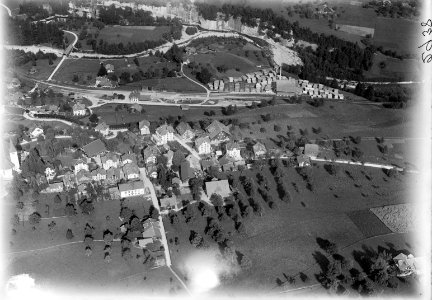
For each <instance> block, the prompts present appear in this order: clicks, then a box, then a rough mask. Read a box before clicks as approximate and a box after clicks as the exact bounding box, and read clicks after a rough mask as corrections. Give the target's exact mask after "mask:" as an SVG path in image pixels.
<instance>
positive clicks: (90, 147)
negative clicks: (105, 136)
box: [82, 139, 107, 158]
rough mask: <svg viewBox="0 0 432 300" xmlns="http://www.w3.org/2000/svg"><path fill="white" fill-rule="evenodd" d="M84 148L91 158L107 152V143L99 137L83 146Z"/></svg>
mask: <svg viewBox="0 0 432 300" xmlns="http://www.w3.org/2000/svg"><path fill="white" fill-rule="evenodd" d="M82 150H83V151H84V153H85V154H86V155H87V157H89V158H93V157H96V156H100V155H101V154H104V153H105V152H107V149H106V147H105V144H104V143H103V142H102V141H101V140H99V139H97V140H94V141H93V142H91V143H89V144H87V145H85V146H83V147H82Z"/></svg>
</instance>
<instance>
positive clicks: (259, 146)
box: [252, 142, 267, 157]
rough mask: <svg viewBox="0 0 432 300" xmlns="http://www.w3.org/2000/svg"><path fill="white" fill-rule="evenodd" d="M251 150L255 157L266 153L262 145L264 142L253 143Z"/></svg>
mask: <svg viewBox="0 0 432 300" xmlns="http://www.w3.org/2000/svg"><path fill="white" fill-rule="evenodd" d="M252 150H253V152H254V155H255V157H260V156H263V155H265V154H266V153H267V150H266V147H265V146H264V144H262V143H260V142H257V143H256V144H255V145H253V146H252Z"/></svg>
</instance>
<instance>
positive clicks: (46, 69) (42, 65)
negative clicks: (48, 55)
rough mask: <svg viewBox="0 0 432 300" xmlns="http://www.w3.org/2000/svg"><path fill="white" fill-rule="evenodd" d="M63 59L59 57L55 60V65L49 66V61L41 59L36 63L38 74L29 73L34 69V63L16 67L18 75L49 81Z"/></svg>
mask: <svg viewBox="0 0 432 300" xmlns="http://www.w3.org/2000/svg"><path fill="white" fill-rule="evenodd" d="M61 59H62V58H61V57H57V58H56V59H55V60H53V64H52V65H50V64H49V60H48V59H39V60H37V61H36V66H35V68H36V70H37V71H36V73H34V74H30V73H29V71H30V69H31V68H32V67H33V63H32V62H31V61H30V62H28V63H26V64H24V65H22V66H17V67H16V72H17V73H22V74H26V76H29V77H32V78H34V79H37V80H47V79H48V77H49V76H50V75H51V73H52V72H53V71H54V69H55V68H56V67H57V65H58V63H59V62H60V61H61Z"/></svg>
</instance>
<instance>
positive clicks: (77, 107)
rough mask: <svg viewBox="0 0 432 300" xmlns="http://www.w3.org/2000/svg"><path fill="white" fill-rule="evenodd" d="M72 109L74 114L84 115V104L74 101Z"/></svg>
mask: <svg viewBox="0 0 432 300" xmlns="http://www.w3.org/2000/svg"><path fill="white" fill-rule="evenodd" d="M72 111H73V115H74V116H85V114H86V111H87V110H86V107H85V105H84V104H82V103H75V104H74V106H73V107H72Z"/></svg>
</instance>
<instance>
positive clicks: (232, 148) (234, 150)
mask: <svg viewBox="0 0 432 300" xmlns="http://www.w3.org/2000/svg"><path fill="white" fill-rule="evenodd" d="M225 149H226V155H227V156H229V157H231V158H233V159H234V160H242V157H241V155H240V146H239V144H238V143H235V142H228V143H226V145H225Z"/></svg>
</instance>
